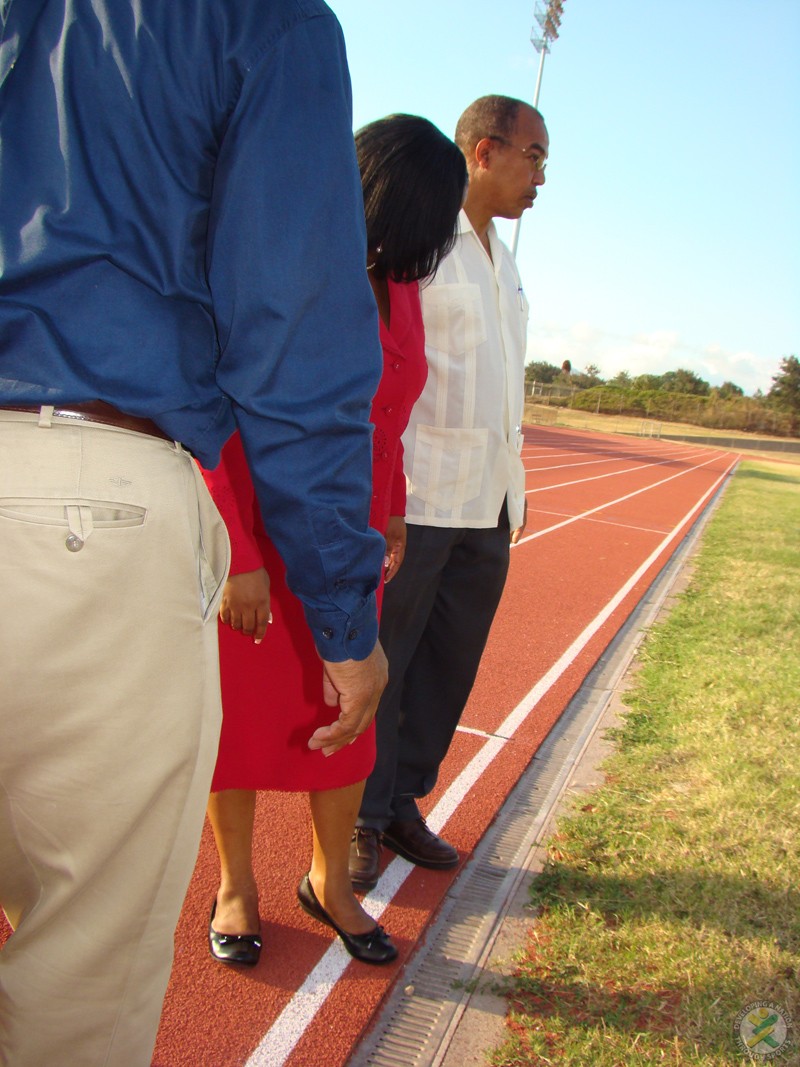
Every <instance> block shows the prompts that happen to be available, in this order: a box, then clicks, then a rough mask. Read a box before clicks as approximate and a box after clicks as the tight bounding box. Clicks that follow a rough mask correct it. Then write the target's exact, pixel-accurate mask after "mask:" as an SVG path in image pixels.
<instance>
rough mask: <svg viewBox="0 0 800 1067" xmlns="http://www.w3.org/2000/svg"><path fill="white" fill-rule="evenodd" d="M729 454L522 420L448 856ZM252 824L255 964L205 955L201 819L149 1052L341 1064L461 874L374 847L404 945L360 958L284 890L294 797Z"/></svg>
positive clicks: (442, 799) (181, 1066)
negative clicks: (507, 565)
mask: <svg viewBox="0 0 800 1067" xmlns="http://www.w3.org/2000/svg"><path fill="white" fill-rule="evenodd" d="M738 458H739V457H738V456H737V455H735V454H732V453H729V452H721V451H719V450H716V449H711V448H708V447H704V446H695V445H691V444H677V443H671V442H666V441H659V440H644V439H641V440H640V439H635V438H620V437H611V436H601V435H595V434H590V433H583V432H576V431H570V430H555V429H550V428H539V427H537V428H526V431H525V446H524V449H523V459H524V462H525V469H526V472H527V474H526V492H527V499H528V532H527V534H526V536H525V537H524V539H523V540H522V541H521V542H520V543H519V544H518V545H517V546H515V547H514V550H513V551H512V554H511V569H510V573H509V579H508V583H507V586H506V591H505V593H504V595H503V599H502V602H501V605H500V609H499V611H498V615H497V618H496V620H495V624H494V627H493V629H492V633H491V636H490V639H489V644H488V647H487V650H486V653H485V655H484V659H483V662H482V664H481V669H480V672H479V675H478V680H477V683H476V685H475V689H474V690H473V693H472V696H471V698H470V701H469V704H468V706H467V709H466V711H465V713H464V717H463V720H462V726H461V728H460V729H459V732H458V734H457V735H456V738H455V741H454V743H453V746H452V748H451V751H450V753H449V755H448V757H447V760H446V761H445V763H444V765H443V767H442V773H441V776H440V781H439V784H438V785H437V787H436V790H435V791H434V793H433V794H432V795H431V796H430V797H428V798H427V800H426V802H425V803H424V810H425V813H426V816H427V818H428V822H429V824H430V825H431V826H432V828H433V829H435V830H436V831H439V832H443V833H444V835H445V836H446V837H447V839H448V840H449V841H451V842H452V843H453V844H454V845H455V846H456V847H457V848H458V850H459V852H460V854H461V857H462V862H465V861H466V860H467V859H468V858H469V856H470V854H471V852H472V850H473V849H474V848H475V846H476V844H477V843H478V841H479V840H480V838H481V836H482V835H483V833H484V831H485V830H486V828H487V827H488V826H489V824H490V823H491V822H492V820H493V819H494V817H495V815H496V813H497V811H498V810H499V808H500V807H501V805H502V804H503V801H504V800H505V798H506V797H507V795H508V794H509V792H510V791H511V789H512V788H513V786H514V784H515V783H516V781H517V780H518V778H519V776H520V775H521V773H522V772H523V770H524V769H525V768H526V767H527V765H528V763H529V762H530V760H531V759H532V757H533V756H534V754H535V752H536V750H537V748H538V747H539V745H540V744H541V743H542V741H543V740H544V738H545V737H546V735H547V733H548V731H549V730H550V729H551V727H552V726H553V724H554V723H555V722H556V720H557V719H558V717H559V715H560V714H561V713H562V711H563V710H564V708H565V707H566V706H567V704H568V703H569V701H570V699H571V698H572V696H573V695H574V694H575V692H576V691H577V689H578V688H579V687H580V685H581V683H582V681H583V679H584V678H585V677H586V675H587V674H588V672H589V671H590V670H591V668H592V667H593V666H594V664H595V662H596V661H597V659H598V657H599V656H600V655H601V653H602V652H603V651H604V649H605V648H606V647H607V645H608V644H609V642H610V641H611V640H612V638H613V637H614V635H615V634H616V633H617V631H618V630H619V629H620V627H621V626H622V624H623V623H624V622H625V620H626V619H627V617H628V616H629V614H630V613H631V611H632V610H633V609H634V608H635V606H636V604H637V603H638V602H639V600H640V599H641V597H642V596H643V595H644V593H645V592H646V590H647V588H648V586H649V585H650V583H651V582H652V581H653V579H654V578H655V576H656V575H657V574H658V572H659V570H660V569H661V568H662V567H663V565H664V564H665V563H666V561H667V560H668V558H669V556H670V555H671V554H672V552H673V551H674V550H675V548H676V547H677V545H678V543H679V542H680V540H681V539H682V537H683V536H684V535H685V534H686V533H687V532H688V530H689V529H690V527H691V525H692V524H693V523H694V522H695V521H696V520H697V518H698V517H699V516H700V514H701V513H702V510H703V508H704V507H705V506H706V505H707V504H708V503H709V501H710V499H711V497H712V496H713V494H714V492H715V491H716V489H717V488H719V486H720V485H721V484H722V483H723V481H724V479H725V477H726V475H728V474H729V473H731V471H732V470H733V468H734V467H735V465H736V462H737V461H738ZM256 840H257V849H256V854H255V857H254V860H255V869H256V875H257V878H258V883H259V887H260V893H261V919H262V932H263V936H264V949H263V952H262V958H261V962H260V963H259V965H258V966H257V967H256V968H253V969H252V970H249V969H243V968H242V969H239V968H231V967H224V966H222V965H220V964H219V963H217V962H216V961H214V960H213V959H212V958H211V956H210V955H209V953H208V947H207V940H206V931H207V925H208V916H209V910H210V907H211V902H212V900H213V898H214V894H215V892H216V888H217V867H216V858H215V853H214V848H213V842H212V838H211V834H210V831H209V829H208V827H207V826H206V829H205V832H204V835H203V840H202V844H201V849H200V855H199V858H198V862H197V867H196V869H195V873H194V877H193V879H192V883H191V886H190V888H189V893H188V895H187V899H186V904H185V906H184V909H183V914H182V917H181V921H180V924H179V927H178V931H177V935H176V956H175V966H174V968H173V972H172V979H171V982H170V986H169V990H168V992H167V998H166V1002H165V1007H164V1014H163V1018H162V1023H161V1029H160V1032H159V1038H158V1043H157V1046H156V1053H155V1058H154V1061H153V1064H154V1067H245V1065H246V1067H282V1065H284V1064H286V1065H287V1067H319V1065H320V1064H325V1067H342V1065H344V1064H345V1063H346V1062H347V1059H348V1057H349V1056H350V1053H351V1051H352V1049H353V1048H354V1046H355V1045H356V1044H357V1043H358V1041H359V1038H360V1036H361V1035H362V1034H363V1032H364V1031H365V1029H366V1028H367V1027H368V1026H369V1024H370V1021H371V1019H372V1018H373V1017H374V1015H375V1013H376V1011H377V1010H378V1009H379V1007H380V1004H381V1002H382V1000H383V999H384V997H385V996H386V995H387V994H388V992H389V991H390V989H391V988H392V985H393V983H394V982H396V981H398V980H399V979H401V978H402V973H403V964H404V962H405V961H406V960H407V959H408V958H409V956H410V954H411V953H412V952H413V951H414V948H415V946H416V945H417V944H418V942H420V940H421V939H423V938H424V935H425V931H426V927H427V925H428V924H429V922H430V921H431V919H432V918H433V916H434V915H435V913H436V910H437V908H438V907H439V905H440V903H441V902H442V900H443V898H444V896H445V894H446V892H447V890H448V887H449V886H450V884H451V883H452V881H453V879H454V878H455V877H457V874H458V872H457V871H455V872H454V871H448V872H433V871H425V870H422V869H421V868H415V867H412V866H411V865H410V864H408V863H406V862H405V861H404V860H401V859H399V858H397V857H394V856H393V855H392V854H391V853H388V852H386V853H385V855H384V863H385V868H384V871H383V874H382V877H381V880H380V882H379V883H378V886H377V887H376V889H374V890H373V891H372V892H371V893H370V894H368V895H367V897H365V906H366V907H367V908H368V910H369V911H370V912H371V913H372V914H373V915H375V916H376V917H380V921H381V922H382V923H383V924H384V925H385V926H386V928H387V929H388V930H389V932H390V933H391V934H392V936H393V938H394V939H395V941H396V943H397V944H398V947H399V948H400V959H399V960H398V961H397V963H396V964H392V965H390V966H388V967H385V968H378V967H369V966H367V965H365V964H360V963H357V962H355V961H352V960H351V959H350V957H349V956H348V955H347V954H346V952H345V951H344V949H343V948H342V947H341V945H340V943H339V942H338V939H334V937H333V934H332V933H331V932H329V931H327V930H326V929H325V928H323V927H322V926H321V925H320V924H319V923H315V922H314V920H312V919H310V918H308V917H307V916H306V915H305V913H303V912H302V911H301V910H300V909H299V907H298V905H297V903H296V900H295V889H296V887H297V884H298V882H299V881H300V878H301V877H302V875H303V874H304V873H305V871H306V870H307V868H308V864H309V862H310V851H311V849H310V824H309V816H308V807H307V801H306V799H305V796H303V795H299V796H295V795H287V794H278V793H267V794H261V795H260V796H259V803H258V809H257V823H256ZM0 936H2V935H0Z"/></svg>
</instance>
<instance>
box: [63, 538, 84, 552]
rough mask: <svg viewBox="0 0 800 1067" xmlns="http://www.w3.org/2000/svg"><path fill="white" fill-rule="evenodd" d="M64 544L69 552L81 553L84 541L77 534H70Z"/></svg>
mask: <svg viewBox="0 0 800 1067" xmlns="http://www.w3.org/2000/svg"><path fill="white" fill-rule="evenodd" d="M64 544H65V545H66V546H67V550H68V551H69V552H80V550H81V549H82V548H83V541H81V539H80V537H76V536H75V534H70V535H69V537H68V538H67V539H66V541H65V542H64Z"/></svg>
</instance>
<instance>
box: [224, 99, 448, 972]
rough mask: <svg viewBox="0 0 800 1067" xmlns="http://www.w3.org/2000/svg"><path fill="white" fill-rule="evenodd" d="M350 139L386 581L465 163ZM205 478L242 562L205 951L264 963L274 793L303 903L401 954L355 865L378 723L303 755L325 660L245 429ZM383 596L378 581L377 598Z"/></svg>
mask: <svg viewBox="0 0 800 1067" xmlns="http://www.w3.org/2000/svg"><path fill="white" fill-rule="evenodd" d="M356 149H357V154H358V162H359V168H360V171H361V180H362V187H363V192H364V211H365V216H366V223H367V247H368V254H367V264H366V268H367V271H368V272H369V278H370V282H371V283H372V288H373V292H374V294H375V301H376V303H377V306H378V312H379V319H380V340H381V345H382V348H383V375H382V378H381V381H380V384H379V387H378V391H377V393H376V395H375V398H374V401H373V405H372V414H371V419H372V422H373V425H374V433H373V497H372V507H371V510H370V525H372V526H373V527H374V528H375V529H377V530H380V531H381V532H382V533H383V534H384V535H385V536H386V559H385V567H384V573H383V575H382V579H383V580H385V581H387V582H388V581H391V579H392V577H393V576H394V574H395V573H396V572H397V569H398V568H399V567H400V564H401V563H402V560H403V554H404V551H405V521H404V518H403V516H404V515H405V492H406V489H405V476H404V474H403V449H402V444H401V441H400V435H401V434H402V432H403V430H404V429H405V427H406V424H407V422H408V416H409V412H410V409H411V406H412V404H413V403H414V401H415V400H416V399H417V397H418V396H419V395H420V393H421V392H422V387H423V385H424V383H425V378H426V375H427V365H426V363H425V349H424V335H423V328H422V314H421V310H420V303H419V287H418V282H419V280H420V279H422V278H425V277H428V276H429V275H431V274H433V273H434V271H435V270H436V267H437V265H438V263H439V261H440V260H441V258H442V257H443V256H444V255H446V254H447V252H448V251H449V250H450V248H451V247H452V244H453V241H454V235H455V226H456V220H457V217H458V212H459V209H460V207H461V203H462V201H463V197H464V193H465V191H466V183H467V173H466V166H465V163H464V159H463V156H462V155H461V152H460V151H459V149H458V148H456V146H455V145H454V144H453V142H452V141H450V140H449V139H448V138H447V137H445V136H444V134H442V133H441V132H440V131H439V130H438V129H437V128H436V127H435V126H433V125H432V124H431V123H429V122H428V121H427V120H425V119H422V118H417V117H416V116H412V115H393V116H390V117H389V118H386V119H381V120H379V121H378V122H374V123H371V124H370V125H368V126H365V127H364V128H363V129H362V130H360V131H359V132H358V133H357V134H356ZM331 328H332V329H335V328H336V324H335V323H332V324H331ZM324 343H325V339H324V338H320V344H324ZM206 481H207V483H208V487H209V489H210V491H211V493H212V495H213V497H214V499H215V501H216V503H217V506H218V507H219V509H220V511H221V513H222V515H223V518H224V519H225V521H226V523H227V525H228V530H229V533H230V535H231V543H232V556H233V564H232V567H231V577H230V578H229V580H228V583H227V585H226V589H225V595H224V597H223V601H222V607H221V609H220V665H221V676H222V705H223V712H224V714H223V723H222V736H221V739H220V750H219V757H218V760H217V767H216V771H215V775H214V780H213V783H212V794H211V797H210V800H209V805H208V814H209V819H210V821H211V825H212V827H213V830H214V837H215V840H216V843H217V850H218V852H219V856H220V875H221V877H220V887H219V890H218V892H217V896H216V899H215V901H214V905H213V908H212V913H211V922H210V923H209V929H208V937H209V946H210V950H211V953H212V955H214V956H215V957H216V958H217V959H218V960H220V961H221V962H224V963H245V964H254V963H256V962H257V961H258V957H259V952H260V949H261V936H260V925H259V917H258V888H257V886H256V882H255V877H254V875H253V869H252V859H251V853H252V841H253V819H254V812H255V800H256V790H259V789H277V790H291V791H303V792H308V794H309V798H310V805H311V818H312V829H313V858H312V863H311V869H310V870H309V872H308V875H306V877H305V878H304V879H303V881H302V882H301V884H300V887H299V889H298V899H299V902H300V905H301V906H302V907H303V908H304V909H305V910H306V911H307V912H308V913H309V914H310V915H312V916H313V917H314V918H317V919H319V920H320V921H321V922H324V923H326V924H327V925H329V926H331V927H333V929H334V930H335V931H336V933H337V934H338V935H339V936H340V937H341V938H342V941H343V943H344V945H345V947H346V948H347V950H348V952H350V954H351V955H353V956H354V957H355V958H356V959H360V960H363V961H364V962H367V963H385V962H388V961H389V960H392V959H394V958H395V957H396V955H397V950H396V948H395V946H394V945H393V944H392V942H391V940H390V938H389V937H388V935H387V934H386V933H385V931H384V930H383V929H382V927H380V926H378V925H377V924H376V923H375V921H374V920H373V919H372V918H371V917H370V916H369V915H368V914H367V912H366V911H364V909H363V908H362V906H361V904H360V902H359V900H358V898H357V897H356V896H355V894H354V893H353V888H352V885H351V882H350V876H349V872H348V859H349V848H350V839H351V836H352V833H353V828H354V826H355V820H356V817H357V815H358V810H359V806H360V803H361V795H362V792H363V788H364V780H365V779H366V778H367V776H368V775H369V773H370V771H371V770H372V766H373V764H374V761H375V729H374V725H370V726H369V727H368V728H367V730H365V731H364V733H362V734H361V735H360V736H359V737H358V738H357V739H356V740H355V741H354V742H352V743H351V744H350V745H347V746H345V747H344V748H342V749H340V750H339V751H338V752H335V753H334V754H333V755H330V756H325V755H323V753H322V752H321V751H312V750H311V749H309V747H308V740H309V738H310V737H311V735H312V734H313V733H314V731H315V730H316V729H317V727H319V726H324V725H327V724H328V723H330V722H331V720H332V718H334V717H335V715H334V713H333V709H332V708H331V707H330V706H329V705H327V704H326V703H325V701H324V699H323V693H322V682H321V671H320V662H319V657H318V655H317V652H316V649H315V647H314V643H313V641H312V639H311V634H310V632H309V630H308V627H307V625H306V622H305V618H304V616H303V610H302V606H301V604H300V602H299V601H298V600H297V599H296V598H295V597H294V596H293V595H292V593H291V592H290V591H289V589H288V588H287V586H286V578H285V570H284V567H283V563H282V561H281V559H280V557H279V555H278V554H277V552H276V550H275V548H274V546H273V545H272V543H271V542H270V540H269V538H268V537H267V535H266V533H265V531H264V526H263V524H262V521H261V516H260V513H259V509H258V504H257V503H256V499H255V493H254V490H253V486H252V483H251V481H250V476H249V474H248V470H247V464H246V461H245V457H244V453H243V450H242V445H241V442H240V439H239V436H238V434H235V435H234V437H232V438H231V440H230V441H229V442H228V444H227V445H226V446H225V448H224V450H223V453H222V461H221V463H220V466H219V467H218V468H217V469H216V470H215V471H210V472H206ZM381 592H382V586H379V588H378V602H379V604H380V596H381ZM270 613H271V616H270ZM270 617H271V620H272V624H271V625H269V627H268V626H267V623H268V621H269V619H270Z"/></svg>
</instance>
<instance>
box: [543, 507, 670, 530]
mask: <svg viewBox="0 0 800 1067" xmlns="http://www.w3.org/2000/svg"><path fill="white" fill-rule="evenodd" d="M572 514H574V513H572ZM531 515H559V516H560V517H561V518H569V516H570V512H569V511H543V510H542V509H541V508H528V522H530V517H531ZM586 521H587V522H593V523H596V524H597V525H598V526H617V527H619V529H621V530H636V531H638V532H639V533H650V534H665V533H666V532H667V531H666V530H665V529H663V527H662V528H658V527H656V526H634V525H633V523H631V522H614V521H613V520H612V519H587V520H586Z"/></svg>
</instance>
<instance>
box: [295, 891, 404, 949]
mask: <svg viewBox="0 0 800 1067" xmlns="http://www.w3.org/2000/svg"><path fill="white" fill-rule="evenodd" d="M297 899H298V900H299V901H300V907H301V908H302V909H303V911H304V912H306V913H307V914H308V915H310V916H311V918H312V919H318V920H319V921H320V922H321V923H325V924H326V925H327V926H332V927H333V929H334V930H335V931H336V933H337V934H338V935H339V937H340V938H341V939H342V942H343V944H344V947H345V948H346V949H347V951H348V952H349V953H350V955H351V956H352V957H353V958H354V959H357V960H361V962H362V963H390V962H391V961H392V960H394V959H397V949H396V948H395V946H394V944H393V943H392V939H391V938H390V937H389V935H388V934H387V933H386V931H385V930H384V928H383V927H382V926H379V925H378V924H377V923H375V926H374V927H373V928H372V929H371V930H370V931H369V933H366V934H348V932H347V931H346V930H343V929H342V928H341V926H337V924H336V923H335V922H334V921H333V919H332V918H331V916H330V915H329V914H328V913H327V911H325V909H324V908H323V906H322V905H321V904H320V902H319V901H318V900H317V894H316V893H315V892H314V887H313V886H312V885H311V880H310V879H309V877H308V875H305V876H304V878H303V880H302V882H301V883H300V885H299V886H298V887H297Z"/></svg>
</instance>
